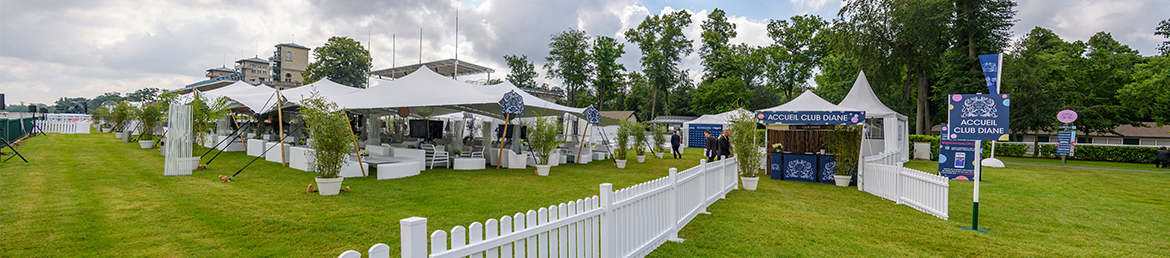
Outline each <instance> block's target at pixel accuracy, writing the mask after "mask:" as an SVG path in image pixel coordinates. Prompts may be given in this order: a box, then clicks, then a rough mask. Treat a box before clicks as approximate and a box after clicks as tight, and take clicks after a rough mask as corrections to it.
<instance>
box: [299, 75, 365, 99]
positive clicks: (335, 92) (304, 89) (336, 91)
mask: <svg viewBox="0 0 1170 258" xmlns="http://www.w3.org/2000/svg"><path fill="white" fill-rule="evenodd" d="M313 90H316V91H317V92H318V94H320V95H321V96H322V97H325V99H329V100H333V99H334V98H336V97H338V96H341V95H345V94H349V93H354V92H359V91H362V89H360V88H354V87H350V86H345V85H341V84H340V83H336V82H333V81H330V80H329V79H328V78H326V79H321V80H320V81H317V82H314V83H310V84H308V85H304V86H301V87H296V88H292V89H287V90H282V91H280V95H281V97H284V99H286V100H288V101H289V102H293V103H297V104H299V103H301V101H303V100H304V99H305V98H308V97H310V96H312V95H313Z"/></svg>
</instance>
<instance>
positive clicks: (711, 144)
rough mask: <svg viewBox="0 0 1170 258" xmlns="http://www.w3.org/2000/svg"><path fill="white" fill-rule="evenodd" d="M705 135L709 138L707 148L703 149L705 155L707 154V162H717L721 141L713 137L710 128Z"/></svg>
mask: <svg viewBox="0 0 1170 258" xmlns="http://www.w3.org/2000/svg"><path fill="white" fill-rule="evenodd" d="M703 136H705V137H706V138H707V144H706V145H707V146H706V148H707V149H706V150H704V151H703V156H707V162H715V156H719V141H716V140H715V137H711V131H710V130H707V131H704V132H703Z"/></svg>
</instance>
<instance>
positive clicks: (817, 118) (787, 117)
mask: <svg viewBox="0 0 1170 258" xmlns="http://www.w3.org/2000/svg"><path fill="white" fill-rule="evenodd" d="M756 119H758V120H759V122H760V123H765V124H798V125H856V124H861V123H865V111H758V112H756Z"/></svg>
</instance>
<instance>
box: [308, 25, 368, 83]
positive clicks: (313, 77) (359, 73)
mask: <svg viewBox="0 0 1170 258" xmlns="http://www.w3.org/2000/svg"><path fill="white" fill-rule="evenodd" d="M313 58H314V59H316V61H313V62H312V63H309V67H308V69H307V70H305V72H304V73H302V74H301V75H302V76H304V77H305V81H304V83H305V84H310V83H313V82H316V81H319V80H321V79H323V78H328V79H329V80H331V81H333V82H336V83H339V84H342V85H347V86H351V87H355V88H365V87H366V85H367V78H366V74H368V73H369V72H370V68H371V67H373V66H372V60H373V59H372V58H370V51H369V50H368V49H366V48H365V47H362V45H361V42H358V41H357V40H354V39H351V38H348V37H340V36H333V37H330V38H329V41H326V42H325V45H324V46H320V47H317V48H314V49H313Z"/></svg>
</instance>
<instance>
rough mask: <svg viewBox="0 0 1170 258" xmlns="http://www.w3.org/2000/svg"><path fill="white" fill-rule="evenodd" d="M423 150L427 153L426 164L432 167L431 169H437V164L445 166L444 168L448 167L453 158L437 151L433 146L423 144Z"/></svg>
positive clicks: (439, 150)
mask: <svg viewBox="0 0 1170 258" xmlns="http://www.w3.org/2000/svg"><path fill="white" fill-rule="evenodd" d="M423 150H426V152H427V157H426V162H427V165H428V166H431V169H434V168H435V164H443V166H444V167H446V166H448V162H450V161H449V160H450V159H451V156H450V155H448V154H447V152H446V151H443V150H441V149H436V148H435V145H433V144H423Z"/></svg>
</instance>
